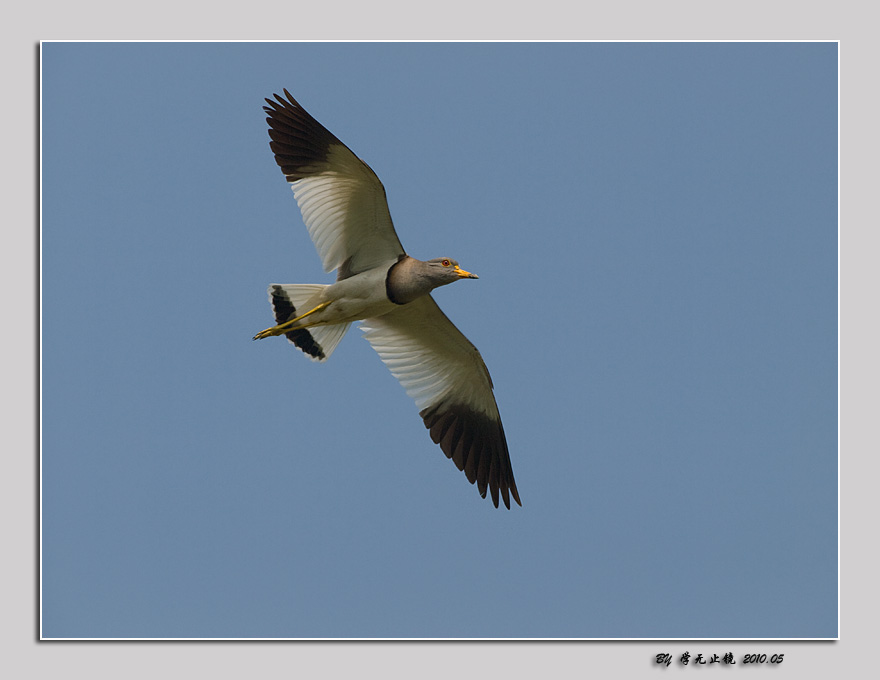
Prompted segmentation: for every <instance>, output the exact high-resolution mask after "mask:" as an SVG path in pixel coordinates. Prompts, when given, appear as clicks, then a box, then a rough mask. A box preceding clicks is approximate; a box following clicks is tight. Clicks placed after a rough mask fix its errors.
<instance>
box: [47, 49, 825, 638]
mask: <svg viewBox="0 0 880 680" xmlns="http://www.w3.org/2000/svg"><path fill="white" fill-rule="evenodd" d="M41 66H42V78H43V80H42V101H41V103H42V114H43V118H42V241H41V245H42V305H43V307H42V343H43V344H42V371H43V375H42V378H43V379H42V408H43V420H42V632H43V635H44V636H46V637H352V636H353V637H600V638H614V637H650V638H657V637H683V638H695V637H721V638H729V637H833V636H836V635H837V632H838V629H837V45H836V44H834V43H807V44H800V43H779V44H774V43H756V44H750V43H730V44H725V43H660V44H650V43H638V44H626V43H597V44H589V43H579V44H559V43H550V44H547V43H539V44H528V43H527V44H498V43H496V44H442V43H441V44H436V43H434V44H431V43H428V44H410V43H397V44H370V43H359V44H339V43H323V44H287V43H268V44H246V43H239V44H219V43H202V44H163V43H147V44H114V43H103V44H85V45H80V44H74V43H49V44H44V45H43V49H42V63H41ZM285 87H286V88H288V89H289V90H290V91H291V93H292V94H293V95H294V96H295V97H297V98H298V99H299V101H300V102H301V103H302V104H303V105H304V106H305V107H306V108H307V109H308V110H309V111H310V112H311V113H312V114H313V115H314V116H315V117H316V118H317V119H318V120H320V121H321V122H322V123H323V124H324V125H325V126H327V127H328V128H329V129H330V130H331V131H332V132H334V133H335V134H336V135H337V136H338V137H339V138H340V139H341V140H342V141H343V142H345V143H346V144H347V145H348V146H349V147H351V148H352V149H353V150H354V151H355V153H357V154H358V155H359V156H361V157H362V158H363V159H364V160H366V161H367V162H368V163H369V164H370V165H371V167H372V168H373V169H374V170H375V171H376V173H377V174H378V175H379V177H380V178H381V179H382V181H383V182H384V184H385V187H386V190H387V192H388V197H389V205H390V208H391V213H392V216H393V218H394V221H395V225H396V226H397V230H398V233H399V235H400V238H401V241H402V242H403V244H404V246H405V247H406V249H407V251H408V252H409V253H410V254H411V255H413V256H415V257H420V258H423V259H427V258H430V257H436V256H440V255H443V256H451V257H455V258H456V259H458V260H459V261H460V263H461V265H462V267H464V268H465V269H467V270H468V271H473V272H475V273H477V274H479V276H480V279H479V280H478V281H465V282H461V283H458V284H456V285H454V286H449V287H445V288H443V289H440V290H438V291H437V292H436V294H435V297H436V299H437V301H438V302H439V304H440V305H441V307H442V308H443V309H444V311H445V312H446V313H447V315H448V316H449V317H450V318H451V319H452V320H453V321H454V322H455V323H456V325H457V326H458V327H459V328H460V329H461V330H462V331H463V332H464V333H465V334H466V335H467V336H468V337H469V338H470V339H471V340H472V341H473V342H474V343H475V344H476V345H477V347H479V348H480V351H481V352H482V354H483V357H484V358H485V360H486V363H487V364H488V366H489V369H490V371H491V373H492V377H493V380H494V383H495V387H496V397H497V400H498V404H499V408H500V410H501V414H502V418H503V420H504V427H505V431H506V433H507V438H508V443H509V445H510V452H511V459H512V462H513V468H514V472H515V474H516V480H517V485H518V488H519V490H520V495H521V498H522V501H523V507H522V508H519V507H515V508H514V509H513V510H511V511H507V510H503V509H502V510H496V509H495V508H494V507H493V506H492V504H491V502H489V501H487V500H483V499H481V498H480V497H479V495H478V494H477V492H476V490H475V488H474V487H472V486H471V485H469V484H468V483H467V481H466V480H465V478H464V476H463V474H461V473H460V472H458V471H457V470H456V469H455V467H454V466H453V464H452V463H451V462H450V461H448V460H447V459H446V458H445V456H443V454H442V453H441V452H440V450H439V448H438V447H436V446H435V445H434V444H432V443H431V441H430V439H429V437H428V434H427V431H426V430H425V429H424V427H423V425H422V423H421V420H420V419H419V417H418V414H417V410H416V408H415V406H414V404H413V403H412V402H411V401H410V400H409V398H408V397H407V396H406V394H405V393H404V391H403V389H402V388H401V387H400V386H399V385H398V384H397V382H396V381H395V380H394V379H393V378H392V376H391V375H390V373H389V372H388V371H387V369H386V368H385V367H384V365H383V364H382V363H381V361H380V360H379V359H378V357H377V356H376V355H375V353H374V352H373V350H372V349H371V348H370V346H369V345H368V344H367V343H366V342H364V341H363V340H362V339H360V338H359V337H358V336H359V335H360V333H359V331H357V330H356V329H354V330H353V331H350V332H349V334H348V336H347V337H346V338H345V339H344V340H343V342H342V344H341V345H340V347H339V348H338V349H337V350H336V352H335V353H334V355H333V356H332V357H331V359H330V360H329V361H328V362H327V363H326V364H324V365H316V364H313V363H311V362H309V361H308V360H307V359H306V358H305V357H304V356H303V355H302V354H301V353H300V352H298V351H296V350H295V349H293V348H292V347H291V346H289V345H288V344H287V343H286V341H282V340H279V339H272V340H266V341H262V342H258V343H255V342H252V341H251V337H252V336H253V334H254V333H255V332H256V331H258V330H261V329H262V328H265V327H266V326H268V325H270V324H271V322H272V317H271V310H270V307H269V305H268V302H267V299H266V292H265V289H266V286H267V285H268V284H269V283H292V282H329V281H331V280H332V277H330V276H328V275H325V274H324V273H323V272H322V271H321V267H320V263H319V260H318V257H317V254H316V253H315V250H314V247H313V246H312V244H311V242H310V241H309V239H308V235H307V233H306V230H305V227H304V226H303V224H302V221H301V218H300V216H299V213H298V209H297V207H296V203H295V201H294V199H293V195H292V192H291V191H290V189H289V188H288V187H287V185H286V183H285V181H284V178H283V176H282V175H281V173H280V171H279V170H278V168H277V166H276V165H275V162H274V159H273V158H272V154H271V152H270V150H269V148H268V136H267V133H266V124H265V121H264V114H263V112H262V109H261V106H262V103H263V98H264V97H266V96H270V95H271V94H272V93H273V92H280V91H281V89H282V88H285Z"/></svg>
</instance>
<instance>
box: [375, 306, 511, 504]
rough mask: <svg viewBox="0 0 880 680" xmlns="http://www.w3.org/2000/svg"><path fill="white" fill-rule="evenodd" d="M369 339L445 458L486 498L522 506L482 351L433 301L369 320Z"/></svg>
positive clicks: (401, 308) (406, 307) (403, 307)
mask: <svg viewBox="0 0 880 680" xmlns="http://www.w3.org/2000/svg"><path fill="white" fill-rule="evenodd" d="M362 327H363V329H364V337H366V339H367V340H368V341H369V342H370V344H371V345H372V346H373V349H375V350H376V351H377V352H378V353H379V356H380V357H381V359H382V361H384V362H385V365H386V366H388V368H389V369H390V370H391V373H392V375H394V377H395V378H397V379H398V380H399V381H400V383H401V385H403V387H404V388H405V389H406V392H407V394H408V395H409V396H410V397H412V399H414V400H415V402H416V406H418V408H419V415H421V416H422V419H423V420H424V421H425V426H426V427H427V428H428V429H429V430H430V432H431V439H433V440H434V442H435V443H437V444H439V445H440V448H441V449H442V450H443V453H445V454H446V456H447V458H451V459H452V460H453V462H454V463H455V464H456V466H457V467H458V469H459V470H462V471H464V473H465V475H466V476H467V479H468V481H469V482H470V483H471V484H474V483H476V485H477V489H478V490H479V492H480V495H481V496H483V498H485V497H486V490H487V489H488V490H490V491H491V493H492V502H493V503H494V504H495V507H498V493H499V491H500V492H501V496H502V498H503V499H504V505H506V506H507V507H508V508H509V507H510V496H513V499H514V500H515V501H516V502H517V503H519V504H520V505H522V503H521V502H520V500H519V493H518V492H517V490H516V482H515V481H514V479H513V469H512V468H511V465H510V454H509V453H508V450H507V440H506V438H505V437H504V428H503V427H502V426H501V416H500V414H499V413H498V405H497V404H496V403H495V396H494V394H493V392H492V379H491V378H490V377H489V371H488V370H487V368H486V364H485V363H483V358H482V357H481V356H480V353H479V351H477V348H476V347H474V346H473V345H472V344H471V343H470V341H469V340H468V339H467V338H466V337H465V336H464V335H463V334H462V333H461V331H459V330H458V329H457V328H456V327H455V326H454V325H453V323H452V322H451V321H450V320H449V319H448V318H447V317H446V315H445V314H444V313H443V312H442V311H441V310H440V307H438V306H437V303H436V302H434V299H433V298H432V297H431V296H430V295H426V296H424V297H422V298H419V299H417V300H415V301H414V302H410V303H409V304H406V305H402V306H401V307H400V308H399V309H395V310H394V311H392V312H389V313H388V314H385V315H383V316H380V317H375V318H371V319H365V320H364V322H363V325H362Z"/></svg>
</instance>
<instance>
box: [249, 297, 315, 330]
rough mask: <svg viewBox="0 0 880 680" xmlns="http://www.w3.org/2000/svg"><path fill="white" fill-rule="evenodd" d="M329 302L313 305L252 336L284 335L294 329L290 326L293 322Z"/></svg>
mask: <svg viewBox="0 0 880 680" xmlns="http://www.w3.org/2000/svg"><path fill="white" fill-rule="evenodd" d="M330 302H332V300H329V301H327V302H322V303H321V304H320V305H318V306H317V307H315V308H314V309H310V310H309V311H307V312H306V313H305V314H300V315H299V316H298V317H296V318H295V319H291V320H290V321H285V322H284V323H282V324H278V325H277V326H272V328H267V329H266V330H264V331H260V332H259V333H257V334H256V335H255V336H254V340H262V339H263V338H269V337H272V336H273V335H284V334H285V333H287V332H288V331H292V330H294V329H293V328H292V326H293V324H295V323H296V322H297V321H299V320H300V319H305V318H306V317H307V316H309V315H310V314H314V313H315V312H320V311H321V310H322V309H324V308H325V307H326V306H327V305H329V304H330ZM307 327H308V325H306V326H299V328H307Z"/></svg>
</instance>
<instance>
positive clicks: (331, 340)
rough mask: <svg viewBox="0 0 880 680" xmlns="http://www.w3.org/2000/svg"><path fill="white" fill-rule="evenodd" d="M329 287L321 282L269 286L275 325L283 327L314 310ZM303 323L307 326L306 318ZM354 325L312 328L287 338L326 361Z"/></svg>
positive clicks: (313, 355)
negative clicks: (318, 299)
mask: <svg viewBox="0 0 880 680" xmlns="http://www.w3.org/2000/svg"><path fill="white" fill-rule="evenodd" d="M326 287H327V286H325V285H323V284H320V283H282V284H278V283H273V284H272V285H271V286H269V302H271V303H272V309H273V310H274V312H275V323H278V324H282V323H284V322H285V321H289V320H290V319H294V318H296V317H297V315H299V314H302V313H303V312H306V311H308V310H310V309H312V308H314V307H315V306H316V305H317V304H318V303H317V298H318V295H319V294H320V293H321V291H323V290H324V288H326ZM313 300H315V302H314V303H313V302H312V301H313ZM303 322H304V323H305V322H306V319H303ZM350 325H351V324H348V323H340V324H332V325H327V326H312V327H311V328H299V329H297V330H293V331H289V332H287V333H285V334H284V335H286V336H287V339H288V340H289V341H290V342H292V343H293V344H294V345H296V346H297V347H299V348H300V349H301V350H302V351H303V352H305V353H306V354H307V355H308V357H309V358H310V359H311V360H312V361H325V360H326V359H327V358H328V357H329V356H330V355H331V354H332V353H333V350H334V349H336V345H338V344H339V341H340V340H342V336H343V335H345V331H347V330H348V327H349V326H350Z"/></svg>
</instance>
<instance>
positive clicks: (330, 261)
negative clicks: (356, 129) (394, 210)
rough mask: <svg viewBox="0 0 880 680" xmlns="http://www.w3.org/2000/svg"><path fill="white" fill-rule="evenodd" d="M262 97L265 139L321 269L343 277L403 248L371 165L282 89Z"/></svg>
mask: <svg viewBox="0 0 880 680" xmlns="http://www.w3.org/2000/svg"><path fill="white" fill-rule="evenodd" d="M284 94H285V96H286V99H285V98H284V97H281V96H279V95H277V94H276V95H275V100H271V99H267V100H266V102H267V103H268V104H269V105H268V106H264V107H263V110H264V111H265V112H266V113H267V114H268V117H267V118H266V122H267V123H268V124H269V137H270V139H271V140H272V141H271V142H270V144H269V146H270V148H271V149H272V152H273V153H274V154H275V162H276V163H278V165H279V167H280V168H281V171H282V172H283V173H284V175H285V177H286V178H287V181H288V182H290V184H291V186H292V188H293V195H294V197H295V198H296V202H297V204H298V205H299V208H300V211H301V212H302V216H303V221H304V222H305V224H306V227H307V228H308V230H309V236H311V238H312V241H313V242H314V243H315V247H316V248H317V250H318V255H319V256H320V258H321V262H322V264H323V265H324V271H328V272H329V271H331V270H333V269H339V268H340V267H342V265H343V264H345V265H346V266H345V267H343V268H342V269H340V271H339V277H340V278H345V277H347V276H352V275H354V274H358V273H360V272H363V271H366V270H368V269H372V268H373V267H376V266H378V265H380V264H382V263H384V262H388V261H389V260H393V259H395V258H396V257H397V256H398V255H401V254H403V252H404V250H403V246H402V245H401V244H400V240H399V239H398V237H397V233H396V232H395V231H394V225H393V223H392V222H391V214H390V213H389V211H388V201H387V199H386V197H385V188H384V187H383V186H382V182H380V181H379V178H378V177H377V176H376V173H374V172H373V171H372V170H371V169H370V167H369V166H368V165H367V164H366V163H364V162H363V161H362V160H360V159H359V158H358V157H357V156H355V155H354V154H353V153H352V152H351V150H350V149H349V148H348V147H347V146H345V144H343V143H342V142H340V141H339V140H338V139H337V138H336V137H335V136H334V135H333V133H331V132H330V131H329V130H328V129H327V128H325V127H324V126H323V125H321V124H320V123H319V122H318V121H317V120H315V119H314V118H313V117H312V116H311V115H309V113H308V112H307V111H306V110H305V109H304V108H303V107H302V106H300V104H299V103H298V102H297V101H296V100H295V99H294V98H293V97H292V96H291V95H290V93H289V92H288V91H287V90H284Z"/></svg>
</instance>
